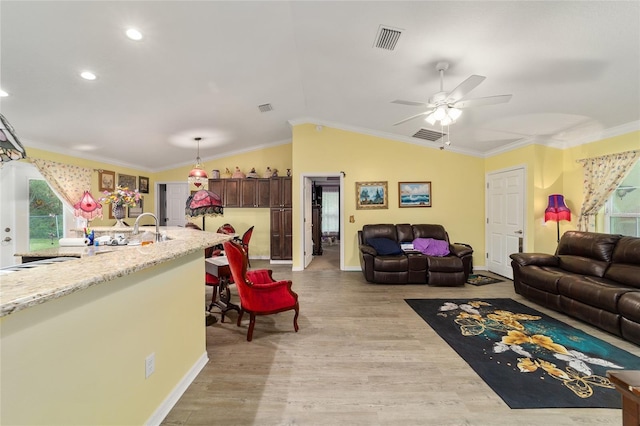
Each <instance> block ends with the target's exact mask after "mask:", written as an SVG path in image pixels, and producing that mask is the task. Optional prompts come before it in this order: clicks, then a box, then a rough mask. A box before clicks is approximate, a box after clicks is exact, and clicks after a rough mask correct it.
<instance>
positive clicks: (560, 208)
mask: <svg viewBox="0 0 640 426" xmlns="http://www.w3.org/2000/svg"><path fill="white" fill-rule="evenodd" d="M549 220H552V221H554V222H560V221H561V220H568V221H569V222H571V210H569V208H568V207H567V206H566V204H565V203H564V196H562V195H560V194H553V195H549V205H548V206H547V208H546V209H545V211H544V221H545V222H547V221H549Z"/></svg>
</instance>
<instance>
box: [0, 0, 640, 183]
mask: <svg viewBox="0 0 640 426" xmlns="http://www.w3.org/2000/svg"><path fill="white" fill-rule="evenodd" d="M0 19H1V21H0V35H1V50H0V60H1V63H0V88H1V89H2V90H3V91H5V92H7V93H8V94H9V96H7V97H2V98H0V107H1V111H2V114H3V115H4V116H5V117H6V118H7V119H8V120H9V121H10V122H11V124H12V125H13V127H14V128H15V129H16V131H17V133H18V136H19V137H20V138H21V140H22V141H23V142H24V144H26V145H27V146H32V147H38V148H44V149H48V150H51V151H55V152H64V153H68V154H70V155H75V156H78V157H83V158H91V159H100V160H103V161H106V162H110V163H114V164H122V165H132V166H136V167H137V168H141V169H145V170H149V171H159V170H165V169H168V168H172V167H176V166H180V165H184V164H191V163H192V162H193V161H194V158H195V154H196V143H195V141H194V138H195V137H202V138H203V139H202V142H201V146H200V154H201V157H202V158H203V159H207V158H214V157H218V156H224V155H229V154H232V153H237V152H242V151H245V150H249V149H253V148H255V147H263V146H270V145H273V144H279V143H283V142H287V141H290V140H291V125H292V124H296V123H303V122H309V123H315V124H324V125H329V126H336V127H340V128H344V129H348V130H354V131H361V132H365V133H369V134H375V135H380V136H383V137H388V138H392V139H398V140H402V141H407V142H413V143H418V144H422V145H425V146H433V147H437V146H440V145H442V140H439V141H435V142H432V141H427V140H423V139H420V138H416V137H414V135H415V134H416V133H417V132H419V131H420V130H421V129H427V130H432V131H435V132H444V133H446V134H447V136H446V137H445V138H448V139H449V140H450V141H451V145H450V146H449V147H447V149H450V150H454V151H458V152H466V153H469V154H472V155H479V156H483V155H487V154H488V153H492V152H497V151H500V150H502V149H505V148H508V147H512V146H518V145H519V144H524V143H531V142H533V141H535V142H539V143H548V144H559V145H562V144H567V143H575V142H576V141H580V140H584V139H585V138H589V137H593V136H594V135H598V134H602V133H603V132H606V131H610V130H611V129H623V130H625V129H630V130H636V129H637V128H638V122H639V120H640V2H637V1H620V2H617V1H602V2H598V1H579V2H565V1H557V2H556V1H544V2H539V1H535V2H525V1H513V2H495V1H489V2H484V1H472V2H463V1H453V2H452V1H443V2H437V1H423V2H417V1H411V2H403V1H335V2H334V1H331V2H329V1H290V2H285V1H257V2H248V1H227V2H225V1H100V2H97V1H7V0H3V1H2V2H1V3H0ZM381 26H383V27H385V28H391V29H394V30H398V31H399V34H400V37H399V38H398V40H397V44H396V45H395V47H394V48H393V49H382V48H378V47H375V40H376V37H377V35H378V32H379V29H380V27H381ZM129 27H135V28H137V29H139V30H140V31H141V32H142V34H143V39H142V40H140V41H132V40H130V39H128V38H127V37H126V36H125V35H124V31H125V30H126V29H127V28H129ZM440 61H447V62H448V63H449V69H448V70H447V71H446V72H445V74H444V90H445V91H450V90H452V89H454V88H455V87H456V86H457V85H458V84H460V83H461V82H462V81H464V80H465V79H466V78H467V77H469V76H470V75H472V74H478V75H482V76H486V77H487V78H486V80H484V82H482V83H481V84H480V85H479V86H477V87H476V88H475V89H473V90H472V91H471V92H470V93H469V94H468V95H467V98H476V97H484V96H492V95H501V94H512V95H513V98H512V99H511V101H510V102H509V103H505V104H499V105H489V106H482V107H476V108H469V109H465V110H464V111H463V115H462V117H461V118H460V119H458V121H457V122H456V123H455V124H453V125H451V126H450V127H449V128H448V129H447V128H440V127H439V126H435V127H434V126H430V125H429V124H428V123H426V122H425V121H424V120H422V119H421V118H417V119H414V120H410V121H407V122H405V123H403V124H400V125H397V126H394V125H393V123H395V122H397V121H400V120H402V119H404V118H406V117H409V116H411V115H415V114H418V113H420V112H423V111H424V110H425V108H423V107H417V106H408V105H399V104H394V103H391V101H393V100H395V99H408V100H414V101H426V100H427V99H429V97H431V96H432V95H433V94H434V93H436V92H438V91H439V90H440V76H439V73H438V71H437V70H436V63H438V62H440ZM84 70H91V71H93V72H94V73H95V74H96V75H97V78H96V79H95V80H93V81H86V80H83V79H82V78H80V77H79V73H80V72H81V71H84ZM266 104H269V105H270V108H269V107H263V108H259V107H260V106H263V105H266ZM261 109H271V110H270V111H267V112H262V111H261Z"/></svg>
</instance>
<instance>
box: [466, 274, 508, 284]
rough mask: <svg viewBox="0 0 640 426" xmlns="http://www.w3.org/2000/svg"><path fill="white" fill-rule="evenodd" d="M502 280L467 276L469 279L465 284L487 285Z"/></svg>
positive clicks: (484, 276)
mask: <svg viewBox="0 0 640 426" xmlns="http://www.w3.org/2000/svg"><path fill="white" fill-rule="evenodd" d="M501 282H502V280H500V279H498V278H493V277H488V276H486V275H482V274H469V278H467V284H471V285H478V286H480V285H487V284H493V283H501Z"/></svg>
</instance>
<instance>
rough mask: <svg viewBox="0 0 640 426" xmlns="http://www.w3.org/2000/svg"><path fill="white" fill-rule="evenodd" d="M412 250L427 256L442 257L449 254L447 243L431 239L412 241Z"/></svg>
mask: <svg viewBox="0 0 640 426" xmlns="http://www.w3.org/2000/svg"><path fill="white" fill-rule="evenodd" d="M413 248H414V249H415V250H418V251H419V252H420V253H422V254H426V255H427V256H439V257H442V256H447V255H448V254H449V243H448V242H446V241H444V240H436V239H433V238H416V239H415V240H413Z"/></svg>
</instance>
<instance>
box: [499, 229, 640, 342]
mask: <svg viewBox="0 0 640 426" xmlns="http://www.w3.org/2000/svg"><path fill="white" fill-rule="evenodd" d="M511 259H512V261H511V266H512V267H513V285H514V287H515V291H516V293H518V294H521V295H522V296H524V297H526V298H527V299H531V300H533V301H535V302H536V303H539V304H541V305H543V306H546V307H548V308H551V309H555V310H557V311H560V312H563V313H565V314H567V315H570V316H572V317H575V318H579V319H580V320H582V321H585V322H587V323H589V324H592V325H594V326H596V327H598V328H601V329H603V330H606V331H608V332H609V333H612V334H615V335H617V336H620V337H622V338H624V339H626V340H629V341H631V342H634V343H636V344H639V345H640V238H634V237H623V236H621V235H611V234H599V233H595V232H579V231H568V232H566V233H565V234H564V235H563V236H562V238H561V239H560V242H559V243H558V248H557V249H556V253H555V254H554V255H551V254H542V253H515V254H512V255H511Z"/></svg>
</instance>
